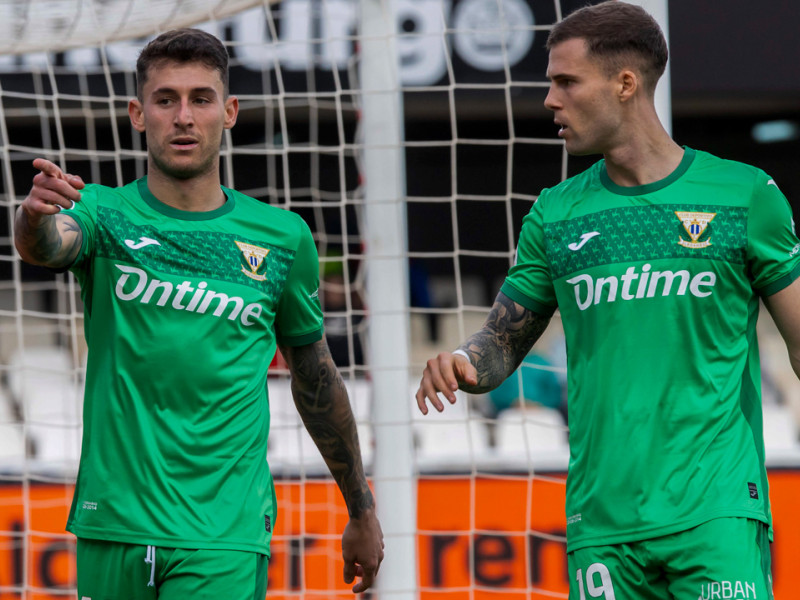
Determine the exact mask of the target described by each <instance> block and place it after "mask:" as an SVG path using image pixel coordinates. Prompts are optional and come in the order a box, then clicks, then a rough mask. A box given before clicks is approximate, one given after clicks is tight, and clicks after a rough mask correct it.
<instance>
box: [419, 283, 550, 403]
mask: <svg viewBox="0 0 800 600" xmlns="http://www.w3.org/2000/svg"><path fill="white" fill-rule="evenodd" d="M549 322H550V317H544V316H542V315H539V314H537V313H535V312H533V311H531V310H528V309H527V308H525V307H524V306H522V305H521V304H517V303H516V302H514V301H513V300H512V299H511V298H509V297H508V296H506V295H505V294H504V293H502V292H500V293H499V294H498V295H497V298H496V299H495V301H494V305H493V306H492V310H491V312H490V313H489V316H488V317H487V318H486V322H485V323H484V324H483V327H482V328H481V329H480V331H478V332H477V333H475V334H473V335H472V336H470V337H469V338H468V339H467V341H466V342H464V343H463V344H462V345H461V346H460V347H459V348H458V350H460V351H462V352H464V353H465V354H467V356H469V360H467V359H466V358H465V357H464V356H462V355H460V354H453V353H451V352H442V353H441V354H439V355H438V356H437V357H436V358H432V359H430V360H429V361H428V363H427V366H426V367H425V370H424V371H423V374H422V382H421V383H420V386H419V389H418V390H417V394H416V398H417V405H418V406H419V409H420V411H422V413H423V414H428V405H427V402H426V400H427V401H430V403H431V404H432V405H433V407H434V408H435V409H436V410H438V411H440V412H441V411H442V410H444V404H442V401H441V400H440V399H439V394H442V395H443V396H444V397H445V398H447V400H448V401H449V402H450V404H454V403H455V401H456V395H455V391H456V390H457V389H459V388H460V389H462V390H464V391H466V392H470V393H473V394H482V393H484V392H488V391H489V390H493V389H494V388H496V387H497V386H498V385H500V384H501V383H502V382H503V381H504V380H505V379H506V377H508V376H509V375H511V373H513V372H514V369H516V368H517V367H518V366H519V365H520V363H521V362H522V359H523V358H525V355H526V354H527V353H528V351H529V350H530V349H531V346H533V344H534V343H535V342H536V340H538V339H539V337H540V336H541V335H542V333H543V332H544V330H545V329H546V328H547V324H548V323H549Z"/></svg>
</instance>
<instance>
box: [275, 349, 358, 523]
mask: <svg viewBox="0 0 800 600" xmlns="http://www.w3.org/2000/svg"><path fill="white" fill-rule="evenodd" d="M281 350H282V352H283V354H284V357H285V358H286V360H287V362H288V363H289V366H290V368H291V371H292V395H293V396H294V402H295V406H296V407H297V411H298V412H299V413H300V417H301V418H302V419H303V423H304V424H305V427H306V429H307V430H308V433H309V434H310V435H311V438H312V439H313V440H314V443H315V444H316V445H317V448H319V451H320V453H321V454H322V457H323V458H324V459H325V462H326V464H327V465H328V469H329V470H330V472H331V475H333V478H334V479H335V480H336V483H337V484H338V486H339V489H340V490H341V492H342V495H343V496H344V500H345V503H346V504H347V511H348V513H349V515H350V516H351V517H353V518H358V517H360V516H361V514H362V513H363V512H364V510H366V509H368V508H371V507H372V506H374V500H373V498H372V492H370V489H369V486H368V485H367V479H366V476H365V475H364V466H363V464H362V462H361V448H360V447H359V443H358V433H357V430H356V421H355V418H354V417H353V411H352V410H351V408H350V401H349V400H348V397H347V388H346V387H345V386H344V382H343V381H342V377H341V375H340V374H339V371H338V370H337V369H336V365H334V363H333V359H332V358H331V354H330V351H329V350H328V345H327V343H326V342H325V340H321V341H319V342H316V343H314V344H309V345H307V346H298V347H286V348H282V349H281Z"/></svg>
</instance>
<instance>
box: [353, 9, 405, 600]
mask: <svg viewBox="0 0 800 600" xmlns="http://www.w3.org/2000/svg"><path fill="white" fill-rule="evenodd" d="M359 6H360V9H361V18H360V21H359V24H360V29H359V33H360V41H359V65H360V70H359V83H360V94H361V101H360V105H361V124H360V125H361V128H362V138H363V152H362V160H363V177H364V232H363V238H364V246H365V252H364V262H365V267H366V286H367V298H368V299H369V306H370V328H369V338H368V344H369V347H370V352H369V354H368V357H369V368H370V372H371V374H372V391H373V396H372V397H373V408H372V410H373V429H374V435H375V456H374V461H373V469H372V472H373V478H374V482H375V494H376V497H377V502H378V515H379V517H380V520H381V523H382V527H383V531H384V535H385V540H386V556H388V557H390V558H389V560H387V561H386V562H385V564H384V565H383V566H382V569H381V577H380V580H379V581H378V592H379V594H380V595H381V598H387V599H388V598H398V599H408V600H412V599H413V598H415V597H416V594H415V592H414V590H415V585H416V581H417V570H416V564H417V558H416V556H417V553H416V522H417V521H416V486H415V479H414V463H413V452H414V444H413V437H412V430H411V426H410V424H411V403H410V402H409V401H406V402H403V401H402V399H403V398H404V395H403V394H401V395H399V397H398V390H403V391H404V390H407V389H408V381H409V375H410V371H409V363H408V358H409V350H410V348H409V335H410V329H409V322H408V303H409V292H408V281H409V279H408V266H407V262H406V261H407V248H406V235H407V232H406V227H407V224H406V204H405V189H406V186H405V175H406V174H405V169H404V164H405V161H404V157H403V144H402V142H403V127H402V124H403V98H402V91H401V85H400V76H399V73H398V68H399V62H398V55H397V49H396V46H395V41H396V27H397V15H396V13H395V7H394V4H393V3H392V2H391V0H360V2H359ZM405 397H406V398H407V396H405Z"/></svg>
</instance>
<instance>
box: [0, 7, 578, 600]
mask: <svg viewBox="0 0 800 600" xmlns="http://www.w3.org/2000/svg"><path fill="white" fill-rule="evenodd" d="M582 4H583V1H582V0H574V1H573V0H395V1H394V2H392V3H388V2H384V3H383V4H381V3H377V2H373V1H372V0H364V1H363V2H361V3H360V4H359V2H358V0H283V1H282V2H280V3H269V2H253V1H251V0H249V1H245V0H241V1H237V0H213V1H212V0H182V1H175V0H170V1H167V0H102V1H101V0H71V1H70V0H27V1H14V2H11V1H8V0H0V158H2V169H1V170H0V174H1V175H0V177H1V178H2V191H1V192H0V193H1V195H0V374H2V385H0V483H2V485H0V597H5V595H6V594H9V595H10V594H16V595H20V594H21V595H22V597H25V598H51V597H58V596H64V595H70V594H73V593H74V577H75V568H74V543H73V538H72V537H71V536H70V535H68V534H66V533H65V532H64V524H65V521H66V515H67V511H68V508H69V503H70V500H71V495H72V486H73V484H74V480H75V476H76V472H77V461H78V459H79V453H80V437H81V425H80V421H81V419H80V412H81V405H82V389H81V388H82V381H83V376H84V365H85V360H86V351H87V350H86V344H85V342H84V339H83V331H82V330H83V312H82V310H83V307H82V304H81V300H80V290H79V288H78V285H77V283H76V281H75V279H74V277H73V276H72V275H71V274H69V273H51V272H49V271H46V270H43V269H39V268H34V267H31V266H29V265H26V264H23V263H22V262H21V261H20V260H19V257H18V255H17V254H16V252H15V250H14V246H13V238H12V224H13V219H14V211H15V209H16V207H17V206H18V205H19V203H20V202H21V201H22V200H23V199H24V197H25V196H26V194H27V192H28V190H29V189H30V185H31V179H32V177H33V175H34V170H33V168H32V166H31V162H32V160H33V159H34V158H35V157H38V156H42V157H45V158H48V159H50V160H53V161H54V162H56V163H58V164H59V165H61V166H62V167H63V168H64V169H65V170H67V171H69V172H71V173H75V174H79V175H81V176H82V177H83V179H84V180H85V181H87V182H95V183H102V184H105V185H110V186H116V185H122V184H124V183H128V182H130V181H131V180H133V179H135V178H138V177H141V176H143V175H144V174H145V167H146V150H145V147H144V141H143V139H142V138H141V137H140V136H139V134H136V133H135V132H134V131H133V130H132V128H131V127H130V124H129V121H128V115H127V103H128V100H129V98H131V97H132V96H133V95H134V93H135V81H134V76H133V67H134V63H135V60H136V57H137V55H138V51H139V49H140V48H141V47H142V45H143V44H144V43H145V42H146V41H147V40H148V39H150V38H152V37H153V36H154V35H155V34H157V33H159V32H161V31H165V30H168V29H171V28H174V27H182V26H198V27H201V28H203V29H206V30H208V31H210V32H211V33H214V34H215V35H217V36H218V37H220V38H221V39H222V40H223V41H224V42H225V43H226V45H227V47H228V48H229V51H230V54H231V59H232V60H231V78H230V87H231V93H232V94H235V95H237V96H238V97H239V100H240V104H241V112H240V117H239V122H238V124H237V125H236V127H235V128H234V129H233V130H232V131H230V132H229V133H226V137H225V140H224V145H223V152H222V166H223V183H224V184H225V185H228V186H230V187H235V188H236V189H238V190H240V191H241V192H243V193H245V194H249V195H251V196H253V197H255V198H258V199H260V200H263V201H265V202H270V203H273V204H276V205H279V206H282V207H284V208H286V209H289V210H293V211H296V212H298V213H299V214H301V215H302V216H303V217H304V218H305V219H306V221H307V222H308V223H309V225H310V226H311V228H312V231H313V232H314V236H315V239H316V242H317V244H318V250H319V254H320V258H321V274H320V275H321V298H322V303H323V308H324V310H325V315H326V316H325V322H326V331H327V335H328V339H329V342H330V344H331V347H332V350H333V352H334V357H335V359H336V361H337V363H338V364H339V366H340V368H341V370H342V372H343V374H344V375H345V379H346V382H347V385H348V388H349V390H350V396H351V401H352V403H353V407H354V411H355V414H356V418H357V420H358V423H359V431H360V434H361V443H362V449H363V451H364V459H365V463H366V465H367V469H368V471H369V473H370V476H371V477H372V479H373V481H374V483H375V486H376V494H377V500H378V503H379V507H380V506H384V507H387V506H391V507H393V508H392V509H391V510H386V509H384V511H383V512H382V518H384V530H385V532H386V536H387V545H388V548H389V550H393V549H396V551H395V552H390V551H389V550H387V558H386V564H385V565H384V567H382V576H384V571H389V572H390V573H391V572H394V573H395V574H394V575H385V577H386V581H387V582H388V583H385V584H381V587H379V590H380V595H381V597H387V598H388V597H398V598H399V597H408V598H411V597H415V598H416V597H419V598H429V599H434V598H465V599H466V598H469V599H470V600H473V599H478V598H501V597H502V598H520V599H522V598H526V599H531V598H551V597H566V589H567V581H566V562H565V546H564V538H563V535H564V527H565V525H564V517H563V509H562V507H563V495H564V486H563V483H564V472H565V469H566V460H567V446H566V442H567V434H566V423H565V419H564V410H563V406H564V404H563V399H564V393H565V390H564V386H565V377H564V349H563V340H562V338H561V336H560V334H559V325H560V324H559V323H558V319H557V318H556V319H554V322H553V325H552V326H551V329H550V331H549V332H548V334H547V335H546V337H545V338H544V339H543V340H542V341H541V342H540V343H539V344H538V345H537V348H536V352H534V353H533V354H532V355H531V356H530V357H529V359H528V360H527V361H526V363H525V364H524V365H523V367H522V368H521V370H520V371H519V372H518V373H517V374H515V375H514V376H513V377H512V379H511V381H510V382H509V384H508V387H505V388H503V389H502V390H500V391H499V392H498V393H497V394H493V395H492V396H486V397H474V398H473V397H470V398H466V397H464V398H462V399H461V401H460V402H459V403H457V404H456V405H455V406H453V407H448V410H447V411H446V412H445V413H443V414H442V415H431V416H429V417H428V418H426V419H423V418H421V417H420V415H418V414H417V411H416V408H412V402H413V401H412V394H413V387H414V382H415V381H417V380H418V377H419V375H420V373H421V370H422V366H423V363H424V360H425V359H427V358H428V357H430V356H434V355H435V354H436V353H438V352H440V351H442V350H452V349H453V348H455V347H456V346H457V345H458V344H459V343H460V341H461V340H463V339H464V338H465V337H466V336H467V335H468V334H469V333H471V332H472V331H474V330H475V329H476V328H477V327H479V326H480V324H481V322H482V320H483V318H484V316H485V314H486V312H487V310H488V307H489V306H490V305H491V302H492V300H493V299H494V295H495V294H496V292H497V290H498V289H499V285H500V282H501V281H502V277H503V276H504V274H505V272H506V270H507V269H508V267H509V265H510V263H511V261H512V258H513V252H514V248H515V244H516V235H517V234H518V231H519V227H520V223H521V220H522V217H523V216H524V214H526V213H527V211H528V210H529V209H530V206H531V204H532V202H534V200H535V198H536V194H537V193H538V191H539V190H540V189H541V188H543V187H546V186H549V185H553V184H555V183H557V182H558V181H560V180H561V179H562V178H564V177H565V176H566V175H567V174H568V173H569V172H570V169H572V168H574V167H573V166H572V164H573V163H569V165H568V163H567V160H566V154H565V152H564V149H563V146H562V144H561V142H560V141H559V140H558V139H557V138H556V136H555V128H554V127H553V125H552V120H551V117H550V116H549V115H548V114H547V112H546V111H545V110H544V108H543V106H542V102H543V100H544V97H545V95H546V90H547V81H546V78H545V68H546V62H547V58H546V53H545V51H544V41H545V39H546V36H547V32H548V30H549V28H550V27H551V26H552V24H553V23H555V22H556V21H557V20H559V19H560V18H561V16H562V15H563V14H566V13H568V12H570V11H571V10H573V9H574V8H576V7H577V6H579V5H582ZM367 22H379V23H380V22H382V23H383V29H381V26H380V25H379V26H377V27H373V28H369V27H365V23H367ZM387 32H388V33H387ZM381 57H383V60H384V62H383V63H381V62H380V60H381ZM387 57H388V58H389V59H390V61H389V62H385V59H386V58H387ZM368 63H372V66H365V65H368ZM398 232H400V233H399V234H398ZM391 277H394V280H392V279H391ZM387 278H388V279H387ZM376 282H377V283H376ZM274 374H275V375H274V376H273V377H271V378H270V389H271V392H270V398H271V411H272V426H273V429H272V433H271V439H270V451H269V453H270V464H271V466H272V468H273V471H274V473H275V476H276V481H277V486H278V497H279V511H280V519H279V523H278V525H277V530H276V533H275V541H274V546H273V558H272V560H271V562H270V589H269V592H268V594H269V596H270V597H275V598H281V597H286V598H339V597H341V598H347V597H351V595H350V593H349V591H348V587H347V586H345V585H344V584H343V583H342V581H341V575H340V573H341V566H340V564H339V562H338V561H339V558H338V557H339V546H338V540H339V535H340V532H341V529H342V527H343V525H344V522H345V520H346V511H345V510H344V507H343V505H342V502H341V500H340V499H339V495H338V492H337V491H336V488H335V485H334V484H333V483H332V481H331V479H330V478H329V477H328V476H327V475H326V471H325V469H324V465H323V463H322V462H321V459H320V458H319V457H318V455H317V453H316V450H315V449H314V448H313V444H312V443H311V442H310V439H309V438H308V436H307V435H306V434H305V433H304V431H303V429H302V427H301V425H300V423H299V419H298V417H297V416H296V414H295V412H294V408H293V405H292V402H291V399H290V396H289V391H288V382H287V379H286V377H287V373H286V370H285V368H283V366H282V365H281V363H280V361H277V362H276V364H275V367H274ZM387 374H391V375H393V376H399V379H390V380H389V384H388V385H387V384H386V381H387V380H386V376H387ZM397 381H400V384H399V385H398V384H397ZM381 382H383V383H381ZM376 390H377V391H376ZM387 390H388V391H387ZM522 396H524V397H527V398H529V399H530V400H532V401H533V402H525V403H523V401H521V400H520V398H521V397H522ZM387 407H388V408H387ZM392 444H396V445H395V446H392ZM398 486H399V487H398ZM392 490H399V492H398V493H396V494H395V493H394V492H392ZM394 503H398V505H399V508H398V509H397V510H394V506H395V504H394ZM408 503H411V504H412V506H411V507H410V508H408V507H407V506H405V505H407V504H408ZM409 521H410V522H409ZM398 564H399V565H402V566H400V567H398V566H397V565H398ZM15 597H18V596H15Z"/></svg>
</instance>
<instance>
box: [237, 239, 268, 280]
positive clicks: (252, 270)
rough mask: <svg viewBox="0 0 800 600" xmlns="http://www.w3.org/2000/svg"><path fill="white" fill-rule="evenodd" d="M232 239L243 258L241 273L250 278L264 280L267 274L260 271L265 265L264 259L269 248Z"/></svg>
mask: <svg viewBox="0 0 800 600" xmlns="http://www.w3.org/2000/svg"><path fill="white" fill-rule="evenodd" d="M234 241H235V242H236V245H237V246H239V250H241V251H242V256H243V258H244V260H243V264H242V273H244V274H245V275H247V276H248V277H249V278H250V279H255V280H256V281H264V280H265V279H266V278H267V276H266V275H265V274H264V273H263V272H262V271H263V270H264V268H265V267H266V264H265V263H264V259H265V258H266V257H267V254H269V248H262V247H261V246H254V245H253V244H245V243H244V242H239V241H236V240H234Z"/></svg>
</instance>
